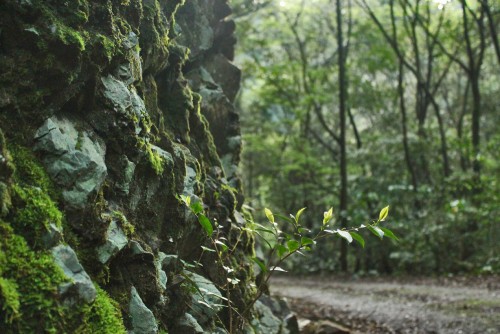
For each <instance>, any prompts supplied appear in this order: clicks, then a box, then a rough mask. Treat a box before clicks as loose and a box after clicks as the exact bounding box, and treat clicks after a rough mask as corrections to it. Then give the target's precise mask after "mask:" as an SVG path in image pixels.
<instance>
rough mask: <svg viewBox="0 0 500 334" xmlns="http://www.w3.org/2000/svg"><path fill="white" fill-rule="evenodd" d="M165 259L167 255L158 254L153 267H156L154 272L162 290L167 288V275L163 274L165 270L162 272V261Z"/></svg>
mask: <svg viewBox="0 0 500 334" xmlns="http://www.w3.org/2000/svg"><path fill="white" fill-rule="evenodd" d="M166 257H167V254H165V253H163V252H159V253H158V256H157V257H156V259H155V266H156V272H157V275H158V281H159V283H160V286H161V287H162V288H163V289H166V288H167V283H168V277H167V273H166V272H165V270H163V261H164V260H165V258H166Z"/></svg>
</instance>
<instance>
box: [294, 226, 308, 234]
mask: <svg viewBox="0 0 500 334" xmlns="http://www.w3.org/2000/svg"><path fill="white" fill-rule="evenodd" d="M297 232H299V233H300V234H304V233H309V232H311V230H310V229H308V228H305V227H299V229H298V230H297Z"/></svg>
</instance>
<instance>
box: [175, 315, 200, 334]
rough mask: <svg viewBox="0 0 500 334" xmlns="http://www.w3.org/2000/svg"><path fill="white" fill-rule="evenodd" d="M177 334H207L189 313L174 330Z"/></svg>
mask: <svg viewBox="0 0 500 334" xmlns="http://www.w3.org/2000/svg"><path fill="white" fill-rule="evenodd" d="M174 331H175V333H179V334H180V333H182V334H202V333H205V331H204V330H203V328H202V327H201V326H200V324H199V323H198V322H197V321H196V319H195V318H194V317H193V316H192V315H191V314H189V313H185V314H184V315H183V316H182V317H181V318H179V320H178V321H177V324H176V326H175V328H174Z"/></svg>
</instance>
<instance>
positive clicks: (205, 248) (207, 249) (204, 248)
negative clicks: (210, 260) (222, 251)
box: [201, 246, 215, 253]
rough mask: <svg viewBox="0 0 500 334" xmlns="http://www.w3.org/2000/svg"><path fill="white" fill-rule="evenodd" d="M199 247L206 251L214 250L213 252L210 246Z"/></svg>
mask: <svg viewBox="0 0 500 334" xmlns="http://www.w3.org/2000/svg"><path fill="white" fill-rule="evenodd" d="M201 249H203V250H204V251H207V252H214V253H215V249H212V248H208V247H205V246H201Z"/></svg>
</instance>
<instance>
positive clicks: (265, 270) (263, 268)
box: [252, 257, 267, 273]
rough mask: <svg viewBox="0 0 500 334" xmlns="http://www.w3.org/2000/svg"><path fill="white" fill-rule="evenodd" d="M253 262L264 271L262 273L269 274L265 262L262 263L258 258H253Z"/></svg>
mask: <svg viewBox="0 0 500 334" xmlns="http://www.w3.org/2000/svg"><path fill="white" fill-rule="evenodd" d="M252 260H253V262H255V263H256V264H257V265H258V266H259V268H260V270H262V272H265V273H266V272H267V267H266V265H265V264H264V262H262V261H261V260H259V259H258V258H256V257H252Z"/></svg>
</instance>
